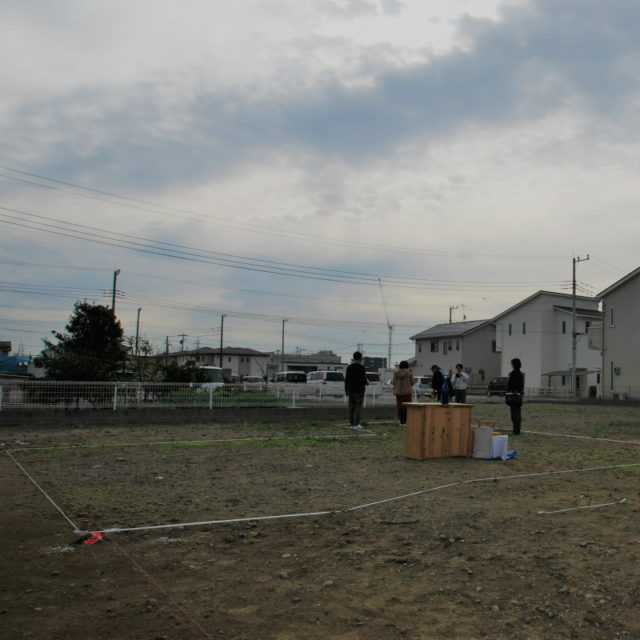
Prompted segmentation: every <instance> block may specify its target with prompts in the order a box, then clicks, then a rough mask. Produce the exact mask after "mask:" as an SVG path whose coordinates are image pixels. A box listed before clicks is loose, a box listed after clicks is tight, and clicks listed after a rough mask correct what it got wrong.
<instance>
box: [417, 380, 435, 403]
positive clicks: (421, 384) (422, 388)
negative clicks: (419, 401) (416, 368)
mask: <svg viewBox="0 0 640 640" xmlns="http://www.w3.org/2000/svg"><path fill="white" fill-rule="evenodd" d="M413 391H414V393H415V394H416V396H417V397H418V398H424V397H425V396H428V397H431V396H432V394H433V388H432V387H431V376H416V378H415V382H414V384H413Z"/></svg>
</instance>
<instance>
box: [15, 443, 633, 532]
mask: <svg viewBox="0 0 640 640" xmlns="http://www.w3.org/2000/svg"><path fill="white" fill-rule="evenodd" d="M532 433H536V432H532ZM363 435H364V434H363ZM544 435H562V434H544ZM308 437H309V436H301V437H300V439H304V438H308ZM315 437H324V438H327V437H345V436H315ZM565 437H576V438H583V436H565ZM278 439H282V438H231V439H225V440H204V441H199V440H196V441H168V442H157V443H141V444H188V443H203V442H204V443H207V442H236V441H244V440H248V441H251V440H278ZM286 439H290V438H286ZM295 439H298V438H295ZM584 439H587V440H607V439H605V438H584ZM612 442H621V441H613V440H612ZM628 444H640V443H635V442H629V443H628ZM69 446H70V447H72V448H73V446H74V445H69ZM87 446H96V447H99V446H101V445H87ZM109 446H136V445H135V444H130V445H109ZM43 448H47V447H33V449H43ZM21 450H22V451H24V449H21ZM6 453H7V455H8V456H9V457H10V458H11V459H12V460H13V461H14V463H15V464H16V465H17V466H18V467H19V468H20V469H21V470H22V472H23V473H24V474H25V475H26V476H27V477H28V478H29V479H30V480H31V482H33V484H34V485H35V486H36V487H37V488H38V489H39V490H40V491H41V492H42V494H43V495H44V496H45V497H46V498H47V500H49V502H50V503H51V504H52V505H53V506H54V507H55V508H56V509H57V510H58V511H59V512H60V514H61V515H62V516H63V517H64V518H65V520H67V522H68V523H69V524H70V525H71V526H72V527H74V531H75V532H76V533H79V534H82V533H87V532H85V531H80V530H79V529H78V528H77V527H76V525H75V524H74V523H73V521H72V520H71V519H70V518H69V517H68V516H67V515H66V514H65V513H64V512H63V511H62V509H61V508H60V507H59V506H58V505H57V504H56V503H55V502H54V501H53V500H52V499H51V498H50V497H49V495H48V494H47V493H46V492H45V491H44V489H42V487H40V485H39V484H38V483H37V482H36V481H35V480H34V479H33V478H32V477H31V475H30V474H29V473H28V472H27V471H26V469H25V468H24V467H23V466H22V465H21V464H20V463H19V462H18V461H17V460H16V459H15V457H14V456H13V455H12V454H11V453H10V452H9V451H6ZM633 466H640V463H625V464H618V465H609V466H602V467H590V468H586V469H561V470H556V471H541V472H536V473H524V474H514V475H507V476H490V477H485V478H473V479H471V480H464V481H460V482H453V483H450V484H446V485H440V486H437V487H430V488H427V489H421V490H419V491H414V492H412V493H407V494H403V495H399V496H393V497H391V498H385V499H382V500H377V501H375V502H369V503H366V504H361V505H357V506H354V507H350V508H348V509H345V510H344V511H345V512H350V511H356V510H359V509H365V508H369V507H373V506H377V505H380V504H384V503H387V502H393V501H397V500H403V499H406V498H410V497H414V496H417V495H421V494H424V493H429V492H434V491H439V490H441V489H447V488H451V487H455V486H459V485H461V484H470V483H474V482H493V481H497V480H511V479H520V478H533V477H541V476H550V475H557V474H564V473H581V472H592V471H602V470H609V469H618V468H623V467H633ZM623 501H624V500H623ZM609 504H619V503H608V504H607V505H602V506H609ZM593 506H594V507H595V506H600V505H593ZM578 508H588V507H576V508H571V509H566V511H570V510H574V509H578ZM560 511H565V510H560ZM560 511H554V512H545V511H539V512H538V513H558V512H560ZM336 513H342V511H341V510H334V509H331V510H325V511H311V512H302V513H288V514H278V515H268V516H247V517H242V518H227V519H218V520H202V521H197V522H182V523H172V524H160V525H143V526H138V527H112V528H108V529H99V530H97V531H98V532H99V533H122V532H127V531H147V530H153V529H178V528H183V527H195V526H204V525H212V524H231V523H237V522H253V521H260V520H277V519H283V518H304V517H317V516H323V515H329V514H336Z"/></svg>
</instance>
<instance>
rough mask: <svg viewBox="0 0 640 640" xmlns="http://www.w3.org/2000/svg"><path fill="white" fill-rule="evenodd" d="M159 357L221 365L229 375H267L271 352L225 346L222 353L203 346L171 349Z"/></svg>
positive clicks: (197, 363) (176, 360) (183, 361)
mask: <svg viewBox="0 0 640 640" xmlns="http://www.w3.org/2000/svg"><path fill="white" fill-rule="evenodd" d="M157 357H158V358H162V359H164V360H165V361H167V362H176V363H177V364H179V365H183V364H185V363H187V362H189V361H192V362H195V363H196V365H197V366H205V365H213V366H216V367H220V366H221V367H222V369H223V371H224V374H225V376H227V377H231V376H232V375H233V376H261V377H265V376H266V375H267V364H268V362H269V358H271V353H264V352H262V351H256V350H255V349H248V348H244V347H224V348H223V349H222V353H221V352H220V349H214V348H213V347H201V348H200V349H192V350H190V351H171V352H169V353H165V354H159V355H158V356H157Z"/></svg>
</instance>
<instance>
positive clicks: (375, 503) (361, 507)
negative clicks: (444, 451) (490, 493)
mask: <svg viewBox="0 0 640 640" xmlns="http://www.w3.org/2000/svg"><path fill="white" fill-rule="evenodd" d="M459 484H460V483H459V482H452V483H451V484H443V485H440V486H439V487H431V488H430V489H421V490H420V491H414V492H413V493H405V494H404V495H402V496H394V497H393V498H385V499H384V500H376V501H375V502H369V503H367V504H360V505H358V506H357V507H350V508H349V509H346V511H356V510H357V509H366V508H367V507H375V506H376V505H379V504H384V503H385V502H393V501H394V500H404V499H405V498H412V497H413V496H419V495H420V494H422V493H429V492H431V491H439V490H440V489H448V488H449V487H455V486H456V485H459Z"/></svg>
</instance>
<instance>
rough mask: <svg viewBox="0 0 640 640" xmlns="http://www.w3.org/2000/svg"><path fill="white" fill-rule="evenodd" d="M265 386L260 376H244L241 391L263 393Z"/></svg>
mask: <svg viewBox="0 0 640 640" xmlns="http://www.w3.org/2000/svg"><path fill="white" fill-rule="evenodd" d="M265 387H266V385H265V383H264V380H263V379H262V377H261V376H244V378H242V390H243V391H264V389H265Z"/></svg>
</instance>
